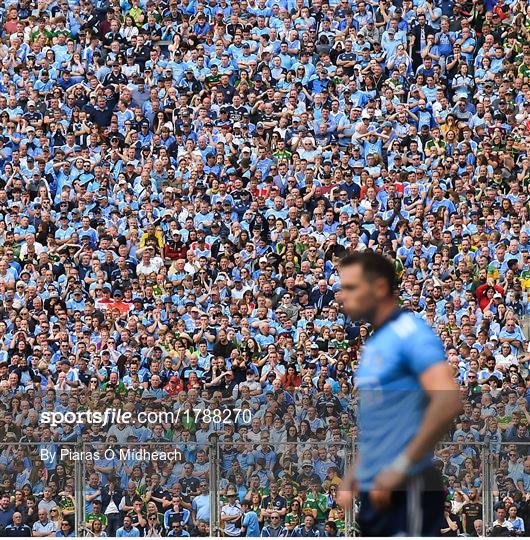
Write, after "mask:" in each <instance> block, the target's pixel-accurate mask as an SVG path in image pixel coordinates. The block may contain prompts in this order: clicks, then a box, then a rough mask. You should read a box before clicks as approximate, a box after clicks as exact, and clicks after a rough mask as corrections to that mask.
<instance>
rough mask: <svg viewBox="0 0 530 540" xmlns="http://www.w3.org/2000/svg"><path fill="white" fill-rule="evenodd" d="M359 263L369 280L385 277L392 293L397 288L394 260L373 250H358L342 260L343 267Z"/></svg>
mask: <svg viewBox="0 0 530 540" xmlns="http://www.w3.org/2000/svg"><path fill="white" fill-rule="evenodd" d="M355 264H358V265H360V266H361V268H362V271H363V275H364V276H365V277H366V278H367V279H368V280H369V281H374V280H375V279H377V278H383V279H385V280H386V282H387V283H388V288H389V292H390V294H394V292H395V290H396V289H397V275H396V270H395V268H394V264H393V263H392V261H390V260H388V259H387V258H386V257H383V256H382V255H379V254H377V253H375V252H373V251H356V252H354V253H350V254H348V255H346V256H345V257H343V258H342V259H341V261H340V266H341V267H342V268H344V267H347V266H353V265H355Z"/></svg>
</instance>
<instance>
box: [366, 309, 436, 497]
mask: <svg viewBox="0 0 530 540" xmlns="http://www.w3.org/2000/svg"><path fill="white" fill-rule="evenodd" d="M444 361H445V353H444V349H443V347H442V344H441V342H440V340H439V339H438V337H437V336H436V335H435V334H434V332H433V331H432V330H431V328H430V327H429V326H428V325H427V324H426V323H425V322H424V321H423V320H421V319H418V318H416V317H414V315H413V314H411V313H408V312H405V311H396V313H395V314H394V315H393V316H392V317H391V318H390V319H389V320H388V321H387V322H386V323H385V324H384V325H383V326H382V327H380V328H379V329H378V330H377V331H376V332H375V333H374V335H373V336H372V337H370V339H369V340H368V341H367V343H366V346H365V349H364V351H363V354H362V358H361V363H360V366H359V370H358V372H357V377H356V382H357V387H358V389H359V399H360V406H359V427H360V441H359V443H360V447H359V451H360V453H359V461H358V465H357V478H358V480H359V484H360V488H361V490H363V491H365V490H370V489H371V487H372V482H373V480H374V478H375V477H376V476H377V474H378V473H379V472H380V471H381V470H382V469H384V468H386V467H388V466H389V465H390V464H391V463H392V461H393V460H394V459H395V458H396V457H397V456H398V455H399V454H400V453H401V452H402V451H403V450H404V449H405V448H406V446H407V445H408V443H409V442H410V441H411V440H412V438H413V437H414V436H415V434H416V433H417V431H418V429H419V427H420V425H421V422H422V419H423V416H424V414H425V410H426V408H427V405H428V398H427V394H426V393H425V391H424V390H423V388H422V387H421V384H420V381H419V376H420V375H421V374H422V373H423V372H424V371H426V370H427V369H428V368H430V367H431V366H433V365H435V364H438V363H440V362H444ZM431 459H432V455H430V454H429V455H427V456H425V459H422V460H420V462H418V463H417V464H416V465H415V466H414V468H413V470H412V471H411V472H412V473H415V472H419V471H421V470H423V469H424V468H426V467H428V466H429V465H430V463H431Z"/></svg>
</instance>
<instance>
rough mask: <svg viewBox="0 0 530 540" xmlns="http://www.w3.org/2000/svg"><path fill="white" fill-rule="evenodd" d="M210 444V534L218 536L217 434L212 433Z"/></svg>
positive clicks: (218, 458)
mask: <svg viewBox="0 0 530 540" xmlns="http://www.w3.org/2000/svg"><path fill="white" fill-rule="evenodd" d="M209 444H210V535H211V536H214V537H219V536H220V534H219V532H220V531H219V460H220V457H219V453H220V452H219V436H218V435H217V433H212V434H211V435H210V439H209Z"/></svg>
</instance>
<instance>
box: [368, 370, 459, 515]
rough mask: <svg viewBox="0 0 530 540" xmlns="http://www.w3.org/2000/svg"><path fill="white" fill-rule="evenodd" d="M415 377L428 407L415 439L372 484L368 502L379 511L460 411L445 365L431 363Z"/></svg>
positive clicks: (453, 383)
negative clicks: (426, 397)
mask: <svg viewBox="0 0 530 540" xmlns="http://www.w3.org/2000/svg"><path fill="white" fill-rule="evenodd" d="M418 378H419V381H420V384H421V386H422V388H423V389H424V391H425V393H426V394H427V395H428V397H429V405H428V407H427V410H426V411H425V415H424V417H423V421H422V423H421V426H420V428H419V429H418V432H417V434H416V435H415V437H414V438H413V439H412V440H411V442H410V443H409V445H408V446H407V447H406V448H405V450H404V451H403V452H402V453H401V454H400V455H399V456H397V457H396V459H395V460H394V461H393V462H392V463H391V464H390V465H389V467H388V468H386V469H385V470H383V471H381V472H380V473H379V475H378V476H377V478H376V479H375V481H374V486H373V488H372V490H371V492H370V499H371V501H372V504H373V505H374V506H376V507H379V508H383V507H385V506H388V505H389V504H390V496H391V493H392V491H394V490H395V489H397V488H398V487H399V486H400V485H402V484H403V482H404V481H405V479H406V476H407V473H408V471H409V470H410V468H411V467H412V466H413V465H414V464H415V463H417V462H418V461H420V460H421V459H422V458H423V457H424V456H425V455H427V454H428V453H429V452H432V450H433V449H434V447H435V446H436V443H437V442H438V441H439V440H440V438H441V437H442V436H443V435H444V434H445V432H446V431H447V430H448V428H449V426H450V425H451V423H452V421H453V419H454V417H455V416H456V415H457V414H459V413H460V412H461V410H462V404H461V401H460V394H459V391H458V387H457V386H456V383H455V382H454V381H453V378H452V376H451V372H450V370H449V366H448V365H447V364H446V363H445V362H437V363H436V364H431V365H430V366H428V367H427V368H426V369H425V370H424V371H423V372H421V373H419V375H418Z"/></svg>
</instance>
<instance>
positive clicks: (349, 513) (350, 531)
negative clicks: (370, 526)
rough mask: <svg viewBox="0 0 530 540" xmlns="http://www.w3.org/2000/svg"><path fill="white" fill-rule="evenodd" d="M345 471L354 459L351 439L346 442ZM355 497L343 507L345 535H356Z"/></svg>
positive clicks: (353, 446) (353, 447)
mask: <svg viewBox="0 0 530 540" xmlns="http://www.w3.org/2000/svg"><path fill="white" fill-rule="evenodd" d="M345 458H346V459H345V460H344V461H345V465H344V468H345V471H344V472H346V471H348V470H349V469H350V467H351V466H352V465H353V462H354V461H355V444H354V442H353V440H352V439H349V440H348V442H347V444H346V455H345ZM355 503H356V500H355V497H353V498H352V502H351V505H350V506H349V507H348V508H345V509H344V521H345V527H344V529H345V530H344V533H345V535H346V536H357V534H356V533H357V527H356V526H355V511H354V508H355Z"/></svg>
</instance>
